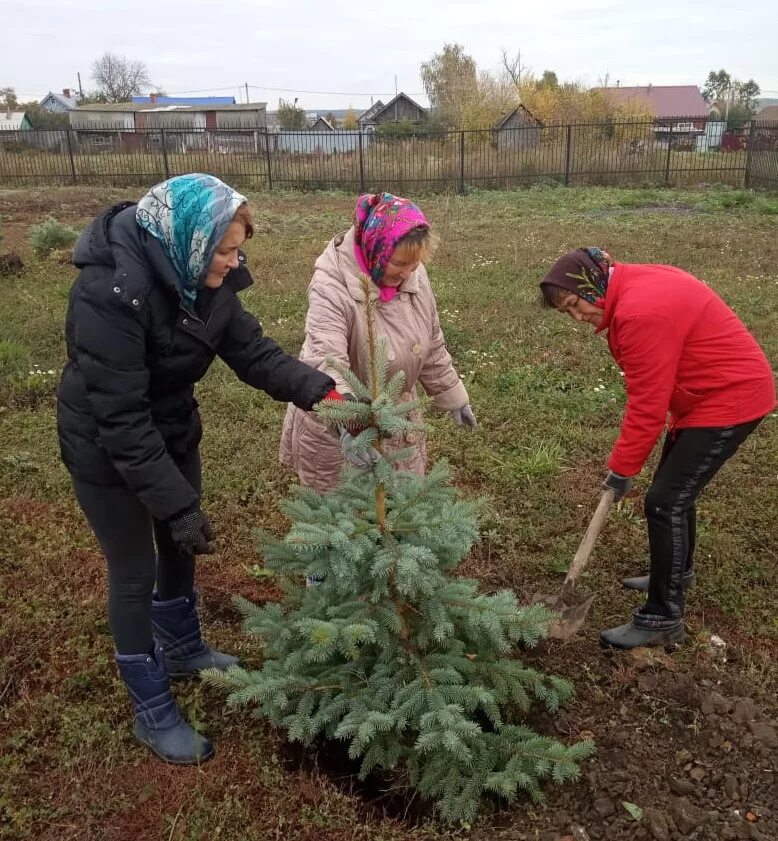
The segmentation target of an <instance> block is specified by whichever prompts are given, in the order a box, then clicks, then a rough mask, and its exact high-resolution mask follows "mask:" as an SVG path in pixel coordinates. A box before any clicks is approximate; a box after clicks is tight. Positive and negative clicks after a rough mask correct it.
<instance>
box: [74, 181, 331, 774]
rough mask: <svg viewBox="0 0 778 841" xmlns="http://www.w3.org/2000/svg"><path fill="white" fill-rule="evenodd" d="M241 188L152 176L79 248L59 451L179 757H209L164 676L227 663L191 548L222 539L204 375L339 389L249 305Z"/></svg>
mask: <svg viewBox="0 0 778 841" xmlns="http://www.w3.org/2000/svg"><path fill="white" fill-rule="evenodd" d="M252 233H253V229H252V223H251V215H250V213H249V211H248V207H247V205H246V199H245V198H244V197H243V196H242V195H240V194H239V193H237V192H235V191H234V190H232V189H231V188H230V187H228V186H227V185H226V184H223V183H222V182H221V181H219V180H218V179H217V178H214V177H213V176H209V175H197V174H196V175H183V176H179V177H176V178H171V179H170V180H168V181H166V182H164V183H162V184H159V185H157V186H156V187H154V188H153V189H152V190H151V191H150V192H149V193H148V194H147V195H146V196H145V197H144V198H143V199H142V200H141V201H140V203H139V204H138V205H135V204H132V203H129V202H126V203H123V204H119V205H116V206H114V207H112V208H110V209H109V210H106V211H105V212H103V213H102V214H101V215H100V216H98V217H97V218H96V219H95V220H94V222H93V223H92V224H91V226H90V227H89V228H88V229H87V230H86V231H85V232H84V234H83V235H82V236H81V238H80V239H79V241H78V243H77V244H76V248H75V252H74V262H75V264H76V265H77V266H78V267H79V268H80V269H81V271H80V273H79V276H78V278H77V280H76V282H75V284H74V286H73V289H72V291H71V293H70V304H69V307H68V313H67V321H66V337H67V351H68V362H67V365H66V366H65V370H64V372H63V375H62V381H61V383H60V388H59V396H58V412H57V414H58V418H57V421H58V423H57V425H58V432H59V441H60V448H61V452H62V458H63V460H64V462H65V464H66V466H67V468H68V470H69V471H70V473H71V475H72V477H73V486H74V489H75V493H76V497H77V499H78V502H79V504H80V506H81V508H82V509H83V511H84V514H85V515H86V518H87V520H88V521H89V524H90V526H91V527H92V529H93V531H94V533H95V535H96V537H97V540H98V541H99V543H100V546H101V548H102V550H103V552H104V554H105V556H106V559H107V563H108V617H109V624H110V627H111V633H112V635H113V638H114V643H115V645H116V662H117V664H118V667H119V671H120V673H121V675H122V678H123V679H124V682H125V684H126V685H127V688H128V690H129V693H130V697H131V699H132V701H133V703H134V707H135V729H134V732H135V735H136V737H137V738H138V739H139V740H140V741H141V742H143V743H144V744H145V745H147V746H148V747H149V748H151V750H152V751H154V753H156V754H157V755H158V756H160V757H161V758H162V759H165V760H167V761H169V762H175V763H179V764H193V763H196V762H201V761H203V760H205V759H207V758H208V757H210V756H211V755H212V754H213V747H212V746H211V744H210V743H209V742H208V740H207V739H205V738H203V737H202V736H200V735H199V734H197V733H196V732H195V731H194V730H193V729H192V728H191V727H190V726H189V725H188V724H187V723H186V722H184V720H183V719H182V718H181V715H180V713H179V711H178V707H177V706H176V703H175V701H174V699H173V696H172V694H171V692H170V684H169V678H170V677H171V676H172V677H184V676H189V675H194V674H196V673H197V672H198V671H199V670H200V669H203V668H207V667H215V668H218V669H226V668H228V667H229V666H230V665H232V664H234V663H236V662H237V660H236V659H235V658H234V657H231V656H230V655H227V654H223V653H221V652H218V651H214V650H213V649H211V648H210V646H208V645H207V644H206V643H205V642H204V641H203V639H202V637H201V634H200V625H199V621H198V618H197V612H196V599H197V596H196V592H195V590H194V567H195V564H194V556H195V555H196V554H201V553H207V552H209V551H210V547H209V541H210V540H211V539H212V537H213V533H212V530H211V526H210V524H209V522H208V519H207V517H206V516H205V514H204V513H203V512H202V510H201V508H200V494H201V480H200V455H199V451H198V445H199V442H200V438H201V436H202V427H201V425H200V416H199V413H198V411H197V401H196V400H195V398H194V384H195V383H196V382H197V381H198V380H199V379H201V378H202V377H203V376H204V374H205V372H206V371H207V370H208V367H209V366H210V364H211V362H212V361H213V359H214V357H215V356H217V355H218V356H220V357H221V358H222V359H223V360H224V361H225V362H226V363H227V364H228V365H229V366H230V367H231V368H232V369H233V370H234V371H235V373H236V374H237V375H238V377H240V379H241V380H243V381H244V382H245V383H247V384H248V385H251V386H253V387H254V388H258V389H261V390H263V391H265V392H267V393H268V394H269V395H270V396H271V397H273V398H274V399H275V400H279V401H282V402H292V403H294V404H295V405H297V406H299V407H300V408H301V409H304V410H310V409H311V408H312V407H313V406H314V404H316V403H318V402H319V401H320V400H322V399H324V398H326V397H330V398H337V397H338V395H337V392H333V389H334V386H335V384H334V382H333V381H332V380H331V379H330V378H329V377H328V376H326V375H325V374H322V373H321V372H319V371H317V370H314V369H313V368H310V367H309V366H307V365H305V364H303V363H301V362H299V361H297V360H296V359H294V358H293V357H291V356H287V355H286V354H285V353H284V352H283V351H282V350H281V348H280V347H279V346H278V345H277V344H276V343H275V342H273V341H272V340H271V339H269V338H267V337H265V336H263V335H262V328H261V326H260V325H259V323H258V322H257V320H256V319H255V318H254V316H252V315H250V314H249V313H248V312H246V311H245V310H244V309H243V306H242V305H241V303H240V300H239V299H238V297H237V294H236V293H238V292H240V291H241V290H242V289H245V288H246V287H248V286H250V285H251V283H252V279H251V276H250V274H249V272H248V269H247V268H246V265H245V255H244V254H243V252H241V251H240V250H239V249H240V246H241V245H242V244H243V242H244V241H245V239H246V238H247V237H250V236H251V235H252Z"/></svg>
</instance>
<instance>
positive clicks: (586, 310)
mask: <svg viewBox="0 0 778 841" xmlns="http://www.w3.org/2000/svg"><path fill="white" fill-rule="evenodd" d="M556 308H557V309H558V310H559V312H566V313H567V314H568V315H569V316H570V317H571V318H574V319H575V320H576V321H585V322H587V324H591V325H593V326H594V328H595V329H596V328H597V327H599V326H600V323H601V322H602V310H601V309H600V308H599V307H595V306H594V304H590V303H589V302H588V301H586V300H584V299H583V298H581V297H580V295H574V294H573V293H572V292H570V293H569V294H568V295H565V297H564V298H562V299H561V300H560V301H559V303H558V304H557V305H556Z"/></svg>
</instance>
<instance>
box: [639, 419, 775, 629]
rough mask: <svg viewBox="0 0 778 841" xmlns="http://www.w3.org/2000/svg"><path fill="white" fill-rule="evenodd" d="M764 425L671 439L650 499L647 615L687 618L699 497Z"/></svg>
mask: <svg viewBox="0 0 778 841" xmlns="http://www.w3.org/2000/svg"><path fill="white" fill-rule="evenodd" d="M760 420H761V419H760ZM759 423H760V421H759V420H755V421H751V422H750V423H742V424H739V425H738V426H727V427H716V428H690V429H680V430H678V431H677V432H670V433H668V434H667V437H666V438H665V443H664V447H663V448H662V456H661V458H660V460H659V466H658V467H657V470H656V473H655V474H654V479H653V481H652V482H651V487H650V488H649V489H648V491H647V493H646V499H645V513H646V519H647V520H648V542H649V546H650V548H651V576H650V579H649V586H648V601H647V603H646V605H645V607H644V608H643V612H644V613H650V614H653V615H658V616H665V617H668V618H673V619H680V618H681V617H682V616H683V613H684V592H683V587H682V586H681V580H682V578H683V575H684V573H685V572H691V570H692V567H693V564H694V547H695V543H696V540H697V511H696V503H697V497H699V495H700V493H701V492H702V490H703V489H704V488H705V486H706V485H707V484H708V482H710V480H711V479H712V478H713V477H714V476H715V475H716V473H717V472H718V471H719V469H720V468H721V467H722V465H723V464H724V463H725V462H726V461H727V459H729V458H731V457H732V456H733V455H734V454H735V453H736V452H737V449H738V447H739V446H740V445H741V444H742V443H743V441H745V440H746V438H747V437H748V436H749V435H750V434H751V433H752V432H753V431H754V430H755V429H756V427H757V426H759Z"/></svg>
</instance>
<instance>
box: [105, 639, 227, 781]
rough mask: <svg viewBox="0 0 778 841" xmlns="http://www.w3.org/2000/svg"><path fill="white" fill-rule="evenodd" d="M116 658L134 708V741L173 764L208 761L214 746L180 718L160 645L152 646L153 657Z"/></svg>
mask: <svg viewBox="0 0 778 841" xmlns="http://www.w3.org/2000/svg"><path fill="white" fill-rule="evenodd" d="M115 656H116V664H117V665H118V667H119V673H120V674H121V676H122V680H123V681H124V683H125V685H126V686H127V691H128V692H129V693H130V698H131V700H132V703H133V706H134V708H135V727H134V730H133V732H134V733H135V738H136V739H137V740H138V741H139V742H141V743H142V744H144V745H146V747H147V748H149V750H151V751H153V752H154V753H155V754H156V755H157V756H158V757H159V758H160V759H164V760H165V762H172V763H173V764H174V765H199V764H200V763H201V762H205V761H206V760H207V759H210V758H211V757H212V756H213V745H212V744H211V743H210V742H209V741H208V739H206V738H205V737H204V736H201V735H200V734H199V733H197V732H196V731H195V730H193V729H192V728H191V727H190V726H189V725H188V724H187V723H186V722H185V721H184V719H183V718H181V713H180V712H179V711H178V706H177V705H176V702H175V700H174V699H173V695H172V693H171V692H170V679H169V678H168V673H167V669H166V668H165V655H164V653H163V651H162V649H161V648H160V646H159V645H156V644H155V646H154V653H153V654H117V655H115Z"/></svg>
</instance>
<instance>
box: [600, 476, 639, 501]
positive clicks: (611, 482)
mask: <svg viewBox="0 0 778 841" xmlns="http://www.w3.org/2000/svg"><path fill="white" fill-rule="evenodd" d="M631 487H632V478H631V477H630V476H621V475H620V474H618V473H614V472H613V471H612V470H609V471H608V475H607V476H606V477H605V481H604V482H603V483H602V489H603V490H604V491H613V498H614V500H615V501H616V502H618V501H619V500H620V499H621V498H622V497H625V496H626V495H627V494H628V493H629V489H630V488H631Z"/></svg>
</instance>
